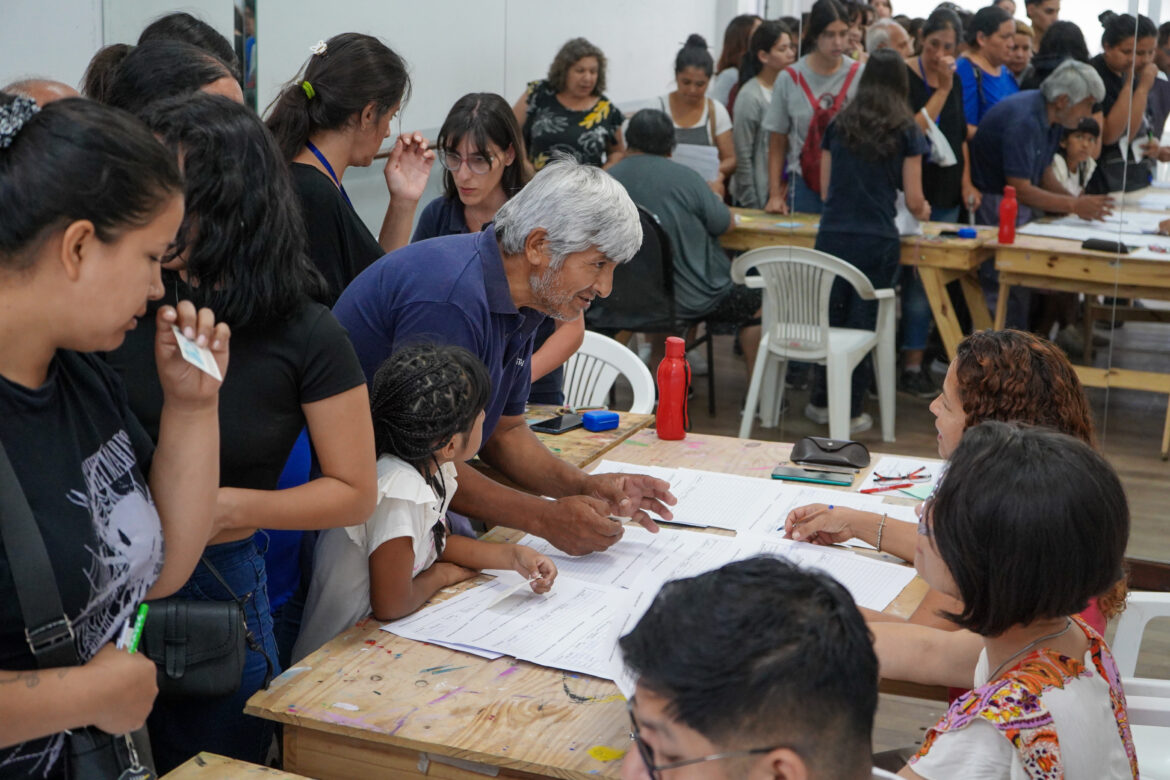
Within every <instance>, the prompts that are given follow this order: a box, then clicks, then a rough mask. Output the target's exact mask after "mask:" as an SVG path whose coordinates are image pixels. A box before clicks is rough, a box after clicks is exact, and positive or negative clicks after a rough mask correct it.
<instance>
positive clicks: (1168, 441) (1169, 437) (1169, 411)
mask: <svg viewBox="0 0 1170 780" xmlns="http://www.w3.org/2000/svg"><path fill="white" fill-rule="evenodd" d="M1167 458H1170V401H1167V402H1166V423H1165V425H1163V426H1162V460H1166V459H1167Z"/></svg>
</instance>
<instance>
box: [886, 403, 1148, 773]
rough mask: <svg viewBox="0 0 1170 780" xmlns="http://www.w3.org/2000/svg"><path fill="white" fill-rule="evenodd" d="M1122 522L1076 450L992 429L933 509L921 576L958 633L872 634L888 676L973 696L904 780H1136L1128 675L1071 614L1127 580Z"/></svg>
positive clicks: (1098, 463)
mask: <svg viewBox="0 0 1170 780" xmlns="http://www.w3.org/2000/svg"><path fill="white" fill-rule="evenodd" d="M1128 538H1129V507H1128V506H1127V503H1126V499H1125V491H1124V490H1123V489H1122V487H1121V482H1120V480H1118V478H1117V474H1116V473H1115V472H1114V471H1113V469H1112V468H1111V467H1110V466H1109V464H1108V463H1107V462H1106V461H1105V459H1104V458H1102V457H1101V455H1100V454H1099V453H1098V452H1096V451H1095V450H1094V449H1093V448H1092V447H1090V446H1089V445H1088V444H1086V443H1085V442H1084V441H1082V440H1080V439H1077V438H1074V437H1072V436H1068V435H1065V434H1063V433H1058V432H1056V431H1053V430H1047V429H1044V428H1033V427H1030V426H1022V425H1019V424H1015V423H1003V422H985V423H981V424H980V425H978V426H976V427H974V428H971V429H969V430H968V431H966V432H965V433H964V434H963V438H962V442H961V443H960V444H959V446H958V447H957V448H956V450H955V452H954V454H953V456H952V458H951V467H950V468H949V469H948V470H947V473H946V476H945V477H943V480H942V482H941V484H940V485H939V487H938V490H937V491H936V492H935V494H934V495H933V496H932V497H931V499H929V500H928V501H927V503H926V507H925V509H924V511H923V513H922V522H921V523H920V528H919V535H918V536H917V540H916V553H915V557H914V566H915V568H916V569H917V570H918V573H919V574H920V575H921V576H922V578H923V579H925V580H926V582H927V583H928V584H929V585H930V586H931V587H932V588H935V589H936V590H938V591H940V592H943V593H946V594H947V595H948V596H950V597H951V598H953V599H954V600H955V603H956V604H958V605H959V606H958V608H957V609H953V610H950V611H949V613H948V617H949V618H950V619H951V620H953V621H954V622H955V624H957V625H958V626H959V627H960V628H963V629H966V630H964V631H940V630H938V629H935V628H927V627H925V626H914V625H908V624H904V623H903V624H895V623H878V624H873V623H871V624H870V628H871V630H872V631H873V634H874V638H875V643H874V645H875V650H876V651H877V657H878V663H879V665H880V667H881V673H882V676H883V677H885V678H887V679H897V680H912V681H915V682H921V683H926V684H933V685H949V686H966V685H973V690H970V691H968V692H966V693H964V694H962V695H960V696H959V697H958V698H957V699H955V701H954V702H953V703H952V704H951V706H950V709H949V710H947V712H946V714H944V715H943V716H942V718H941V719H940V720H939V721H938V723H936V724H935V725H934V726H932V727H931V728H930V729H929V730H928V731H927V732H926V735H925V738H924V739H923V740H922V746H921V748H920V749H919V750H918V751H917V754H916V755H915V756H914V757H913V758H911V759H910V763H909V764H908V765H907V766H905V767H904V768H903V769H902V770H901V771H900V772H899V773H898V776H899V777H905V778H923V779H924V780H950V778H957V777H972V778H973V777H979V778H1002V779H1003V780H1008V778H1024V777H1029V778H1041V777H1052V778H1057V777H1059V778H1066V779H1067V780H1081V779H1082V778H1083V779H1084V780H1088V779H1089V778H1092V779H1093V780H1096V778H1104V777H1109V778H1131V777H1132V778H1136V777H1138V764H1137V756H1136V753H1135V751H1134V745H1133V738H1132V735H1131V733H1130V727H1129V717H1128V714H1127V713H1126V701H1125V692H1124V691H1123V690H1122V687H1121V675H1120V673H1119V672H1118V669H1117V664H1116V662H1115V661H1114V659H1113V655H1112V653H1111V652H1110V651H1109V647H1108V646H1107V645H1106V644H1105V640H1104V639H1102V637H1101V634H1100V633H1099V632H1097V631H1095V630H1093V629H1092V628H1091V627H1090V626H1089V625H1088V624H1087V623H1086V622H1085V621H1084V620H1082V619H1081V617H1080V616H1078V615H1077V614H1076V613H1077V612H1079V611H1080V610H1082V609H1083V608H1084V606H1085V603H1086V602H1088V601H1090V600H1091V599H1092V597H1093V594H1095V593H1100V592H1101V591H1102V590H1103V589H1104V588H1107V587H1109V584H1110V583H1112V582H1115V581H1116V580H1117V579H1118V578H1119V577H1121V576H1122V575H1123V570H1122V565H1123V561H1124V555H1125V545H1126V542H1127V540H1128Z"/></svg>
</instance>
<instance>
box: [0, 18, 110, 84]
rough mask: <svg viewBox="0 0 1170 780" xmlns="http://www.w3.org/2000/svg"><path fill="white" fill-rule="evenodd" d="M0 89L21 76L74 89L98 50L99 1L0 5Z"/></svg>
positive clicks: (100, 41) (100, 34)
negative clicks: (62, 83) (72, 86)
mask: <svg viewBox="0 0 1170 780" xmlns="http://www.w3.org/2000/svg"><path fill="white" fill-rule="evenodd" d="M0 6H2V10H0V86H3V85H5V84H8V83H9V82H12V81H16V80H17V79H20V78H23V77H26V76H39V77H42V78H50V79H55V80H57V81H63V82H65V83H66V84H73V85H76V84H78V83H79V82H80V81H81V76H82V74H83V73H85V66H86V65H88V64H89V59H90V57H92V56H93V53H94V52H95V51H97V50H98V49H99V48H101V45H102V0H0Z"/></svg>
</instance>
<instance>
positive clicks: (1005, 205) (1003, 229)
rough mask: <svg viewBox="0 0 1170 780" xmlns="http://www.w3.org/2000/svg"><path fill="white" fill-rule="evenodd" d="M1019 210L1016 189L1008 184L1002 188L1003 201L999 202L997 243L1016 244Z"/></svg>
mask: <svg viewBox="0 0 1170 780" xmlns="http://www.w3.org/2000/svg"><path fill="white" fill-rule="evenodd" d="M1019 210H1020V204H1019V203H1017V202H1016V188H1015V187H1013V186H1011V185H1010V184H1009V185H1007V186H1006V187H1004V188H1003V200H1001V201H1000V202H999V243H1001V244H1014V243H1016V214H1017V213H1019Z"/></svg>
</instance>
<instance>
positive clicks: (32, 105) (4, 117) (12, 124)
mask: <svg viewBox="0 0 1170 780" xmlns="http://www.w3.org/2000/svg"><path fill="white" fill-rule="evenodd" d="M40 110H41V107H40V106H38V105H37V101H35V100H33V99H32V98H27V97H18V98H16V99H15V100H13V101H12V102H11V103H9V104H8V105H6V106H0V149H7V148H8V147H9V146H11V145H12V139H14V138H16V134H17V133H19V132H20V128H22V127H24V123H25V122H27V121H28V120H29V119H30V118H32V116H33V114H35V113H37V112H38V111H40Z"/></svg>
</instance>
